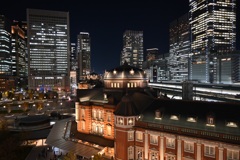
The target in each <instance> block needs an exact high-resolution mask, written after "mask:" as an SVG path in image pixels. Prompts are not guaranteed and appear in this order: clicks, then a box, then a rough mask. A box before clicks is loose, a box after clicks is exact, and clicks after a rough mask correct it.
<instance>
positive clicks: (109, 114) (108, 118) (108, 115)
mask: <svg viewBox="0 0 240 160" xmlns="http://www.w3.org/2000/svg"><path fill="white" fill-rule="evenodd" d="M107 121H108V122H111V113H109V112H108V113H107Z"/></svg>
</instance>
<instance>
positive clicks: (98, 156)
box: [93, 153, 104, 160]
mask: <svg viewBox="0 0 240 160" xmlns="http://www.w3.org/2000/svg"><path fill="white" fill-rule="evenodd" d="M93 160H104V158H103V157H102V155H101V154H99V153H98V154H95V155H94V157H93Z"/></svg>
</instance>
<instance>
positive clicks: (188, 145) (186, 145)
mask: <svg viewBox="0 0 240 160" xmlns="http://www.w3.org/2000/svg"><path fill="white" fill-rule="evenodd" d="M184 151H185V152H191V153H193V152H194V143H193V142H184Z"/></svg>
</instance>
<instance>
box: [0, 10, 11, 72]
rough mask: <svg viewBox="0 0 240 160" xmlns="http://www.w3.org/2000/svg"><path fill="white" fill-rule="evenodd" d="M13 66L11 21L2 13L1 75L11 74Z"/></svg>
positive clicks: (0, 35)
mask: <svg viewBox="0 0 240 160" xmlns="http://www.w3.org/2000/svg"><path fill="white" fill-rule="evenodd" d="M11 67H12V64H11V22H10V20H8V19H7V18H6V17H5V16H4V15H0V76H11V75H12V68H11Z"/></svg>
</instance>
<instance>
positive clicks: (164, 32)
mask: <svg viewBox="0 0 240 160" xmlns="http://www.w3.org/2000/svg"><path fill="white" fill-rule="evenodd" d="M66 2H67V1H56V0H48V1H46V0H42V1H33V0H31V1H26V0H25V1H17V2H13V1H4V5H3V4H2V5H1V6H0V14H4V15H5V16H6V17H8V18H10V19H12V20H13V19H15V20H19V21H21V20H23V21H25V20H26V8H34V9H46V10H56V11H67V12H69V15H70V33H71V42H74V43H75V42H76V40H77V34H79V32H89V33H90V36H91V40H92V44H91V48H92V69H93V70H94V71H95V72H97V73H103V72H104V71H105V70H106V69H112V68H114V67H117V66H119V65H120V53H121V50H122V37H123V32H124V31H125V30H128V29H129V30H142V31H143V35H144V53H145V51H146V49H148V48H158V49H159V51H160V53H161V54H163V53H167V52H168V50H169V25H170V23H171V22H172V21H174V20H175V19H177V18H179V17H180V16H182V15H184V14H185V13H187V12H188V10H189V4H188V3H189V0H167V1H165V0H164V1H156V0H154V1H153V0H142V1H133V0H132V1H130V0H128V1H126V0H121V1H119V0H113V1H104V0H103V1H96V0H95V1H91V0H85V1H74V2H72V1H68V2H69V3H66ZM71 2H72V3H71ZM237 3H238V2H237ZM237 6H238V4H237ZM237 21H238V22H237V28H238V29H237V32H239V31H240V25H239V22H240V20H239V8H237ZM237 34H238V35H237V49H238V50H239V44H240V38H239V37H240V36H239V33H237Z"/></svg>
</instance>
